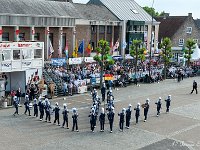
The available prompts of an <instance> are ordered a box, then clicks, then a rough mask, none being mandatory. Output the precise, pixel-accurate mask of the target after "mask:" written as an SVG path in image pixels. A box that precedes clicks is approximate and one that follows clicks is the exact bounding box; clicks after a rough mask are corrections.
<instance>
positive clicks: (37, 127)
mask: <svg viewBox="0 0 200 150" xmlns="http://www.w3.org/2000/svg"><path fill="white" fill-rule="evenodd" d="M194 79H195V80H197V82H198V83H199V81H200V79H199V77H195V78H189V79H184V80H183V81H182V82H181V83H177V82H176V81H174V80H166V81H163V82H160V83H155V84H141V86H140V87H136V86H134V85H131V86H128V87H126V88H119V90H114V91H113V92H114V95H115V98H116V100H115V101H116V102H115V107H116V108H115V113H116V115H115V123H114V130H113V133H109V125H108V121H107V120H106V125H105V129H106V131H105V132H104V133H101V132H99V123H98V124H97V127H96V128H95V133H92V132H91V131H90V124H89V118H88V114H89V111H90V106H91V102H92V100H91V96H90V95H89V93H88V94H83V95H75V96H72V97H71V96H69V97H66V100H63V98H54V99H53V100H51V102H52V104H54V103H55V102H59V105H60V106H62V104H63V103H67V105H68V108H69V109H71V108H73V107H77V108H78V112H79V120H78V124H79V131H80V132H71V129H69V130H68V129H66V128H64V129H63V128H60V127H59V126H56V125H53V124H52V123H46V122H43V121H39V119H38V118H35V117H33V116H30V117H29V116H26V115H24V114H23V112H24V107H20V109H19V112H20V115H18V116H13V115H12V114H13V112H14V108H10V109H3V110H0V133H1V136H0V150H4V149H5V150H12V149H15V150H56V149H57V150H68V149H70V150H79V149H80V150H93V149H100V150H101V149H115V150H118V149H119V150H120V149H125V150H134V149H141V150H189V149H195V150H199V149H200V117H199V116H200V115H199V114H200V96H199V94H189V93H190V91H191V88H192V82H193V80H194ZM169 94H171V95H172V104H171V110H170V113H169V114H166V113H165V109H166V108H165V102H164V99H165V98H166V97H167V95H169ZM158 97H162V99H163V106H162V108H163V109H162V110H161V115H160V116H159V117H156V105H155V102H156V100H157V99H158ZM146 98H149V99H150V110H149V118H148V120H147V122H143V119H144V117H143V110H141V116H140V121H139V124H137V125H135V117H134V112H133V114H132V119H131V127H130V129H125V130H124V132H120V131H119V127H118V121H119V118H118V116H117V113H118V112H120V111H121V109H122V108H123V107H125V108H126V107H127V106H128V104H129V103H131V104H132V105H133V106H136V104H137V103H138V102H140V103H141V104H142V103H144V102H145V99H146ZM102 106H104V104H102ZM31 114H33V112H31ZM70 116H71V112H70ZM53 119H54V116H52V121H53ZM60 119H61V120H60V121H61V123H62V116H60ZM69 121H70V127H71V121H72V120H71V117H70V119H69Z"/></svg>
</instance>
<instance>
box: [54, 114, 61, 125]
mask: <svg viewBox="0 0 200 150" xmlns="http://www.w3.org/2000/svg"><path fill="white" fill-rule="evenodd" d="M56 120H57V121H58V124H60V121H59V115H55V120H54V123H56Z"/></svg>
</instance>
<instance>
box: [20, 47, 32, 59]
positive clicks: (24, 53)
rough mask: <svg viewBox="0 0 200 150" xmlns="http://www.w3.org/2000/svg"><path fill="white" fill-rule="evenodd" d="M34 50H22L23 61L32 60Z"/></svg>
mask: <svg viewBox="0 0 200 150" xmlns="http://www.w3.org/2000/svg"><path fill="white" fill-rule="evenodd" d="M31 55H32V49H23V50H22V59H31V58H32V57H31Z"/></svg>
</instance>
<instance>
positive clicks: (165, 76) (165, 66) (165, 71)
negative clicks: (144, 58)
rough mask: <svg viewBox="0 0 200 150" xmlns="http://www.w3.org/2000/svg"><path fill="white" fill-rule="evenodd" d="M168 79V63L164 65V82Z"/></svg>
mask: <svg viewBox="0 0 200 150" xmlns="http://www.w3.org/2000/svg"><path fill="white" fill-rule="evenodd" d="M166 78H167V63H166V61H165V63H164V80H165V79H166Z"/></svg>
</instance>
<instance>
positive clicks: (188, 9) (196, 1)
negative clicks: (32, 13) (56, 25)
mask: <svg viewBox="0 0 200 150" xmlns="http://www.w3.org/2000/svg"><path fill="white" fill-rule="evenodd" d="M88 1H89V0H73V2H74V3H87V2H88ZM135 1H136V2H137V3H138V4H139V5H140V6H142V7H143V6H148V7H152V3H153V0H135ZM122 2H123V0H122ZM153 7H154V8H155V10H156V11H158V12H162V11H165V12H166V13H170V16H187V15H188V13H192V16H193V18H194V19H197V18H200V10H199V9H200V0H154V5H153Z"/></svg>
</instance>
